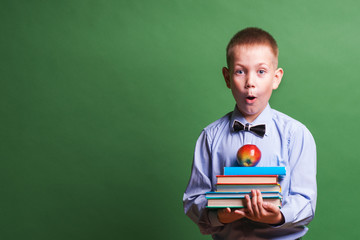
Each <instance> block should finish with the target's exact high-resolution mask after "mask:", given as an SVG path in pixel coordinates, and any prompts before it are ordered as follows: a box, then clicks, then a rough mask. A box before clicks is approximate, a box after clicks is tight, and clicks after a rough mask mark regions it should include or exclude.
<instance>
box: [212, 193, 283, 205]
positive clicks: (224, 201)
mask: <svg viewBox="0 0 360 240" xmlns="http://www.w3.org/2000/svg"><path fill="white" fill-rule="evenodd" d="M207 201H208V204H207V206H206V207H207V208H227V207H228V208H244V207H246V200H245V198H244V197H237V198H208V199H207ZM263 201H264V202H268V203H272V204H274V205H275V206H278V207H279V208H281V197H280V196H276V197H263Z"/></svg>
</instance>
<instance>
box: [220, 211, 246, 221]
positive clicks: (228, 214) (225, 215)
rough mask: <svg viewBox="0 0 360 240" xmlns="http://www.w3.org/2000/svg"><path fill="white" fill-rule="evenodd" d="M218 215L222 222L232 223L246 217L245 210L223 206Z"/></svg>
mask: <svg viewBox="0 0 360 240" xmlns="http://www.w3.org/2000/svg"><path fill="white" fill-rule="evenodd" d="M217 216H218V219H219V221H220V222H221V223H231V222H235V221H236V220H239V219H241V218H243V217H245V210H244V209H230V208H222V209H219V210H218V211H217Z"/></svg>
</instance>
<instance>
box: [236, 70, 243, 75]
mask: <svg viewBox="0 0 360 240" xmlns="http://www.w3.org/2000/svg"><path fill="white" fill-rule="evenodd" d="M235 73H237V74H244V71H243V70H236V71H235Z"/></svg>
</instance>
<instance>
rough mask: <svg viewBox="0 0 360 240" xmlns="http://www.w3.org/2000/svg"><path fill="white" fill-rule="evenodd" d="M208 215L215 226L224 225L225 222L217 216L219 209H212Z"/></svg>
mask: <svg viewBox="0 0 360 240" xmlns="http://www.w3.org/2000/svg"><path fill="white" fill-rule="evenodd" d="M208 217H209V221H210V224H211V226H213V227H220V226H224V224H223V223H221V222H220V221H219V219H218V217H217V210H210V211H209V213H208Z"/></svg>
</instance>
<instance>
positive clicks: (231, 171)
mask: <svg viewBox="0 0 360 240" xmlns="http://www.w3.org/2000/svg"><path fill="white" fill-rule="evenodd" d="M224 175H279V176H285V175H286V169H285V167H224Z"/></svg>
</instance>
